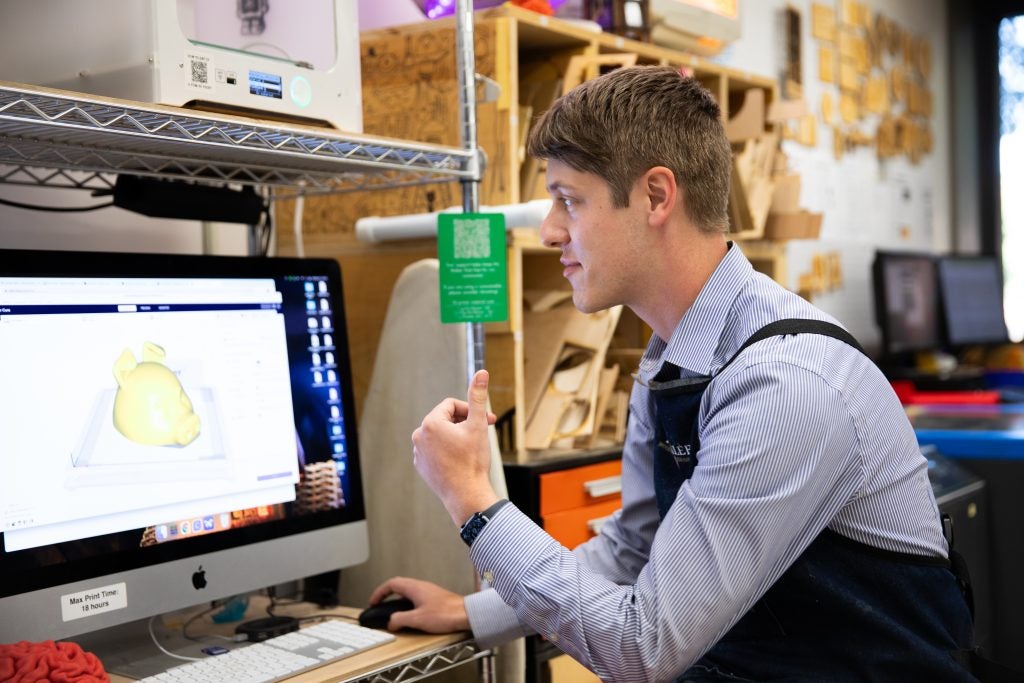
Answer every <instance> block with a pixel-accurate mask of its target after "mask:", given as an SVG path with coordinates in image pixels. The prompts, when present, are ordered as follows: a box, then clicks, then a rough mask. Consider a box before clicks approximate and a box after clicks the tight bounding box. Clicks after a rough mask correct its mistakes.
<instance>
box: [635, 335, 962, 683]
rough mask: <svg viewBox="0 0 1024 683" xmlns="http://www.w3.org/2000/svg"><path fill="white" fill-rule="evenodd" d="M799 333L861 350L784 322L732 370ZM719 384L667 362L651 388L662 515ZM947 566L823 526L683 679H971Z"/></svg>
mask: <svg viewBox="0 0 1024 683" xmlns="http://www.w3.org/2000/svg"><path fill="white" fill-rule="evenodd" d="M798 333H811V334H822V335H826V336H830V337H835V338H837V339H840V340H842V341H844V342H846V343H848V344H850V345H851V346H853V347H854V348H856V349H858V350H861V351H862V352H863V350H862V349H861V348H860V346H859V345H858V344H857V342H856V340H855V339H854V338H853V337H852V336H851V335H850V334H849V333H847V332H846V331H845V330H843V329H842V328H840V327H837V326H835V325H832V324H830V323H825V322H822V321H816V320H781V321H778V322H775V323H772V324H770V325H767V326H766V327H764V328H762V329H761V330H759V331H758V332H756V333H755V334H754V335H753V336H752V337H751V338H750V339H748V340H747V341H746V342H745V343H744V344H743V346H742V347H740V350H739V351H737V352H736V355H734V356H733V357H732V359H730V360H729V363H731V362H732V360H733V359H735V358H736V356H737V355H739V353H740V352H741V351H743V349H745V348H746V347H747V346H749V345H751V344H753V343H755V342H757V341H760V340H762V339H766V338H768V337H772V336H776V335H784V334H798ZM729 363H726V365H728V364H729ZM724 367H725V366H723V368H722V369H724ZM719 372H721V370H719ZM712 380H713V378H712V377H704V378H697V379H683V380H681V379H679V368H678V367H676V366H673V365H671V364H670V363H665V364H664V366H662V369H661V371H660V372H659V373H658V375H657V376H656V377H655V378H654V381H652V382H651V387H650V389H651V395H652V397H653V400H654V405H655V422H656V426H655V435H656V437H657V442H658V448H657V450H656V452H655V457H654V490H655V498H656V501H657V505H658V512H659V514H660V515H661V517H662V518H663V519H664V517H665V514H666V513H667V512H668V509H669V507H671V505H672V503H673V502H674V501H675V499H676V495H677V494H678V492H679V487H680V486H681V485H682V483H683V482H684V481H685V480H686V479H689V478H690V476H691V475H692V474H693V469H694V467H695V466H696V465H697V459H698V455H699V449H700V441H699V436H698V430H697V416H698V413H699V411H700V401H701V397H702V396H703V395H704V390H705V389H706V388H707V386H708V384H710V383H711V381H712ZM949 567H950V565H949V562H948V561H947V560H945V559H942V558H934V557H922V556H918V555H909V554H901V553H894V552H889V551H885V550H881V549H877V548H873V547H871V546H868V545H865V544H862V543H858V542H856V541H853V540H851V539H848V538H846V537H844V536H841V535H839V534H837V533H835V532H833V531H830V530H828V529H826V530H824V531H823V532H822V533H821V534H820V535H819V536H818V537H817V538H816V539H815V540H814V541H813V542H812V543H811V545H810V546H808V548H807V549H806V550H805V551H804V553H803V554H802V555H801V556H800V557H798V558H797V560H796V561H795V562H794V563H793V565H792V566H790V567H789V569H787V570H786V572H785V573H784V574H783V575H782V576H781V577H780V578H779V579H778V581H776V582H775V584H774V585H773V586H772V587H771V588H770V589H769V590H768V592H767V593H765V594H764V596H762V597H761V599H760V600H758V602H757V603H755V604H754V606H753V607H752V608H751V609H750V611H749V612H747V613H746V614H745V615H744V616H743V617H742V618H741V619H740V620H739V621H738V622H737V623H736V624H735V625H734V626H733V627H732V629H730V630H729V631H728V632H727V633H726V634H725V635H724V636H723V637H722V638H721V640H719V641H718V643H716V644H715V645H714V646H713V647H712V648H711V649H710V650H709V651H708V652H707V653H706V654H705V655H704V657H702V658H701V659H700V660H699V661H698V662H697V663H696V664H694V665H693V666H692V667H691V668H690V669H688V670H687V671H685V672H684V673H683V674H682V675H681V676H680V677H679V678H678V679H677V680H678V681H680V682H681V681H694V682H695V683H696V682H698V681H699V682H704V681H828V682H837V681H857V682H858V683H859V682H861V681H928V682H929V683H933V682H938V681H973V680H976V679H975V678H974V677H973V676H971V674H970V673H968V671H967V669H965V668H964V667H963V666H962V665H961V664H960V663H959V661H958V659H961V657H959V654H960V653H963V652H964V651H967V650H970V649H971V648H972V647H973V637H974V636H973V625H972V619H971V614H970V610H969V609H968V606H967V603H966V601H965V599H964V595H963V593H962V592H961V589H960V585H959V584H958V583H957V580H956V579H955V578H954V575H953V573H952V572H951V571H950V568H949Z"/></svg>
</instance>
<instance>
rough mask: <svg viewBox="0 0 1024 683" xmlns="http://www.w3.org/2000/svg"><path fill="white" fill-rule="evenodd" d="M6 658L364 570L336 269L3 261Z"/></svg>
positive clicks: (1, 467) (309, 263)
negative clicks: (33, 644) (11, 645)
mask: <svg viewBox="0 0 1024 683" xmlns="http://www.w3.org/2000/svg"><path fill="white" fill-rule="evenodd" d="M0 349H2V362H0V544H2V547H0V576H3V577H4V580H3V581H2V582H0V614H2V615H3V617H2V618H0V642H16V641H19V640H30V641H42V640H49V639H57V638H66V637H70V636H75V635H78V634H83V633H89V632H94V631H97V630H99V629H105V628H107V627H110V626H114V625H117V624H122V623H125V622H129V621H134V620H138V619H142V618H144V617H150V616H152V615H156V614H161V613H165V612H168V611H173V610H178V609H182V608H184V607H188V606H191V605H195V604H199V603H208V602H209V601H211V600H214V599H218V598H225V597H228V596H232V595H236V594H241V593H245V592H250V591H254V590H258V589H260V588H263V587H265V586H269V585H275V584H279V583H283V582H287V581H291V580H295V579H300V578H303V577H306V576H311V575H316V574H321V573H323V572H327V571H329V570H334V569H337V568H340V567H344V566H348V565H352V564H357V563H360V562H362V561H364V560H365V559H366V557H367V554H368V547H367V535H366V522H365V513H364V505H363V490H362V485H361V482H360V468H359V452H358V442H357V438H356V432H355V424H356V423H355V414H354V409H353V397H352V383H351V374H350V371H349V360H348V340H347V335H346V330H345V312H344V309H343V306H342V291H341V276H340V272H339V269H338V264H337V262H336V261H333V260H326V259H284V258H243V257H237V258H236V257H207V256H184V255H152V254H101V253H71V252H35V251H15V250H8V251H0Z"/></svg>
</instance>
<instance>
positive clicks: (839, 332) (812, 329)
mask: <svg viewBox="0 0 1024 683" xmlns="http://www.w3.org/2000/svg"><path fill="white" fill-rule="evenodd" d="M787 334H820V335H823V336H826V337H833V338H834V339H838V340H839V341H841V342H846V343H847V344H849V345H850V346H852V347H853V348H855V349H857V350H858V351H860V352H861V353H863V354H864V355H865V356H866V355H867V353H866V352H865V351H864V349H863V348H862V347H861V345H860V343H859V342H858V341H857V340H856V338H854V336H853V335H852V334H850V333H849V332H847V331H846V330H844V329H843V328H841V327H839V325H834V324H832V323H830V322H825V321H824V320H809V319H806V318H784V319H782V320H776V321H775V322H773V323H768V324H767V325H765V326H764V327H762V328H761V329H759V330H758V331H757V332H755V333H754V334H752V335H750V337H749V338H748V339H747V341H745V342H743V345H742V346H740V348H739V349H738V350H737V351H736V353H734V354H733V355H732V358H730V359H729V360H727V361H726V362H725V365H723V366H722V367H720V368H719V369H718V373H721V372H722V370H725V369H726V368H727V367H729V364H730V363H732V362H733V361H734V360H736V357H737V356H739V355H740V354H741V353H742V352H743V350H744V349H745V348H747V347H748V346H750V345H751V344H756V343H757V342H759V341H761V340H762V339H767V338H768V337H778V336H782V335H787ZM718 373H716V374H718Z"/></svg>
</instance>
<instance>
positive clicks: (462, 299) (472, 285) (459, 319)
mask: <svg viewBox="0 0 1024 683" xmlns="http://www.w3.org/2000/svg"><path fill="white" fill-rule="evenodd" d="M437 258H438V261H439V262H440V281H441V283H440V284H441V322H443V323H466V322H468V323H485V322H498V321H501V320H508V280H507V277H508V275H507V271H508V268H507V264H506V259H507V253H506V249H505V216H504V215H502V214H500V213H499V214H483V213H474V214H450V213H449V214H445V213H442V214H440V215H438V217H437Z"/></svg>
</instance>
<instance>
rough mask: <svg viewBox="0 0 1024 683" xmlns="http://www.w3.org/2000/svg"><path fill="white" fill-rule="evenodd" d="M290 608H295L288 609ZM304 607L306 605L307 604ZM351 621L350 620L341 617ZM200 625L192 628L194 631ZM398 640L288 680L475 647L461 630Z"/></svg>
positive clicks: (360, 673)
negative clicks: (461, 646) (456, 647)
mask: <svg viewBox="0 0 1024 683" xmlns="http://www.w3.org/2000/svg"><path fill="white" fill-rule="evenodd" d="M289 607H291V608H292V609H289ZM295 607H297V606H295V605H282V606H280V607H279V608H278V609H277V610H276V612H277V613H278V614H293V615H295V616H301V615H302V614H303V613H304V612H305V613H308V611H307V609H299V610H296V609H295ZM304 607H305V606H304ZM325 611H329V612H330V613H331V614H336V615H339V616H347V617H351V618H353V619H354V618H356V617H357V616H358V615H359V612H360V610H359V609H356V608H354V607H332V608H329V609H328V610H325ZM339 621H348V619H343V618H342V619H339ZM196 628H197V627H191V628H190V630H191V631H195V629H196ZM395 636H396V640H394V641H392V642H390V643H385V644H384V645H379V646H377V647H374V648H371V649H369V650H366V651H365V652H360V653H358V654H355V655H352V656H351V657H345V658H343V659H339V660H337V661H334V662H331V663H329V664H325V665H324V666H321V667H317V668H316V669H311V670H309V671H304V672H302V673H299V674H296V675H295V676H293V677H291V678H288V679H287V680H288V682H289V683H325V682H331V683H336V682H342V681H359V680H361V678H362V677H364V676H367V675H369V674H372V673H374V672H378V671H382V670H386V669H389V668H392V667H394V666H400V665H402V664H403V663H411V662H413V661H415V660H417V659H419V658H421V657H428V656H433V655H435V654H437V653H440V652H442V651H444V650H446V649H448V648H450V647H453V646H456V645H465V646H466V647H472V648H474V649H476V645H475V643H474V641H473V636H472V634H470V633H468V632H465V631H462V632H457V633H445V634H439V635H435V634H430V633H419V632H415V631H399V632H398V633H396V634H395ZM134 680H135V679H132V678H127V677H125V676H119V675H116V674H112V675H111V676H110V681H111V683H131V682H132V681H134Z"/></svg>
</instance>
